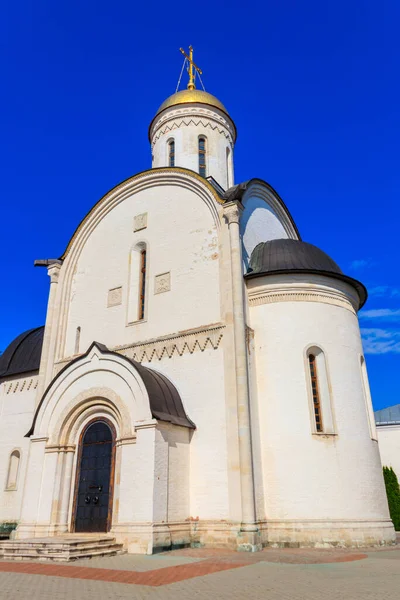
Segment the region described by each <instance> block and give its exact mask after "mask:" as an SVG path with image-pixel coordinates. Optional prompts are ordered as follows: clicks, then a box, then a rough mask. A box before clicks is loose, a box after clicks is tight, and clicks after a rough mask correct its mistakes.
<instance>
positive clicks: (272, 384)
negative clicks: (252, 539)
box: [248, 275, 391, 537]
mask: <svg viewBox="0 0 400 600" xmlns="http://www.w3.org/2000/svg"><path fill="white" fill-rule="evenodd" d="M248 293H249V302H250V324H251V326H252V328H253V329H254V336H255V337H254V344H255V352H256V377H257V384H258V411H259V426H260V430H261V438H262V442H261V448H262V469H263V473H264V486H265V502H266V505H265V506H266V515H267V519H268V520H271V521H277V522H279V521H281V522H282V521H285V520H287V521H291V520H292V521H296V522H306V521H309V522H311V521H317V520H322V521H326V523H327V524H326V525H325V526H328V522H329V521H335V520H339V521H343V522H345V521H346V520H354V521H357V520H362V519H365V520H366V521H368V520H370V521H371V522H373V521H376V522H384V521H385V520H387V519H388V517H389V515H388V508H387V501H386V496H385V489H384V486H383V479H382V473H381V464H380V458H379V452H378V446H377V443H376V441H373V440H372V439H371V435H370V428H369V423H368V414H367V410H366V403H365V397H364V390H363V383H362V377H361V369H360V357H361V355H362V345H361V339H360V332H359V325H358V319H357V316H356V314H355V311H354V309H353V306H352V303H355V302H356V300H355V293H354V291H353V290H352V289H351V288H350V287H349V286H348V285H347V284H344V283H341V282H335V281H334V280H332V279H327V278H324V277H316V276H311V275H310V276H308V277H307V280H306V281H304V280H302V277H301V276H300V275H299V276H290V275H281V276H267V277H264V278H256V279H252V280H249V281H248ZM311 346H318V347H320V348H321V349H322V350H323V352H324V353H325V357H326V364H327V370H328V377H329V382H330V388H331V401H332V409H333V416H334V423H335V435H320V434H316V433H315V432H314V431H315V429H314V431H313V416H312V400H311V394H310V384H309V373H308V370H307V369H308V363H307V359H306V350H307V348H309V347H311ZM343 527H345V525H343ZM389 534H390V532H389ZM347 535H348V532H347ZM390 535H391V534H390ZM390 535H389V537H390ZM383 537H384V536H383Z"/></svg>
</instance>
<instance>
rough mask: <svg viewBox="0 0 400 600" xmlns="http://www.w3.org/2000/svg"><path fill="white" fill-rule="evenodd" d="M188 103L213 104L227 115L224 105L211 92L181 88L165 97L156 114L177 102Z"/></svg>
mask: <svg viewBox="0 0 400 600" xmlns="http://www.w3.org/2000/svg"><path fill="white" fill-rule="evenodd" d="M188 103H200V104H208V105H209V106H214V107H215V108H218V109H219V110H222V112H224V113H225V114H226V115H228V116H229V113H228V111H227V110H226V108H225V106H224V105H223V104H222V102H220V101H219V100H218V98H216V97H215V96H213V95H212V94H209V93H208V92H203V90H196V89H194V90H182V91H180V92H176V94H172V96H170V97H169V98H167V99H166V100H165V101H164V102H163V103H162V104H161V106H160V108H159V109H158V111H157V113H156V116H157V115H158V114H159V113H160V112H162V111H163V110H165V109H166V108H170V107H171V106H176V105H178V104H188Z"/></svg>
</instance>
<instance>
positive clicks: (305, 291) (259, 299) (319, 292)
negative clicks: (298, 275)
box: [248, 285, 356, 314]
mask: <svg viewBox="0 0 400 600" xmlns="http://www.w3.org/2000/svg"><path fill="white" fill-rule="evenodd" d="M248 298H249V304H250V306H259V305H261V304H271V303H273V302H322V303H325V304H333V305H335V306H341V307H342V308H346V309H347V310H350V311H351V312H352V313H354V314H355V313H356V310H355V307H354V306H353V305H352V303H351V302H350V300H349V298H348V296H347V295H346V294H345V293H343V292H340V291H335V290H334V289H331V290H329V291H328V290H323V289H319V288H314V289H313V288H312V286H304V287H301V286H298V285H296V286H295V287H292V288H288V287H287V288H285V287H282V288H276V287H274V288H269V289H268V288H266V287H263V288H262V289H257V290H249V294H248Z"/></svg>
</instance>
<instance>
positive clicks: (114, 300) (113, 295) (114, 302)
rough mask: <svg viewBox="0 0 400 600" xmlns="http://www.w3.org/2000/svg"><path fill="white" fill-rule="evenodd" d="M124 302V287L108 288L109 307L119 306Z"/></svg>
mask: <svg viewBox="0 0 400 600" xmlns="http://www.w3.org/2000/svg"><path fill="white" fill-rule="evenodd" d="M119 304H122V287H116V288H113V289H112V290H108V299H107V307H108V308H110V307H111V306H118V305H119Z"/></svg>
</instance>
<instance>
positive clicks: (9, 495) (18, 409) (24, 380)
mask: <svg viewBox="0 0 400 600" xmlns="http://www.w3.org/2000/svg"><path fill="white" fill-rule="evenodd" d="M36 386H37V375H36V374H34V375H30V374H29V373H28V374H27V375H22V376H19V377H10V378H9V379H7V380H4V381H3V382H2V383H0V523H1V522H4V521H9V522H16V521H19V518H20V512H21V503H22V493H23V488H24V479H25V473H26V467H27V463H28V451H29V439H28V438H26V437H24V436H25V434H26V433H27V432H28V430H29V428H30V426H31V424H32V418H33V412H34V408H35V394H36ZM14 450H17V451H19V452H20V461H19V468H18V476H17V482H16V486H15V487H14V489H7V480H8V471H9V465H10V456H11V453H12V452H13V451H14Z"/></svg>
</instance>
